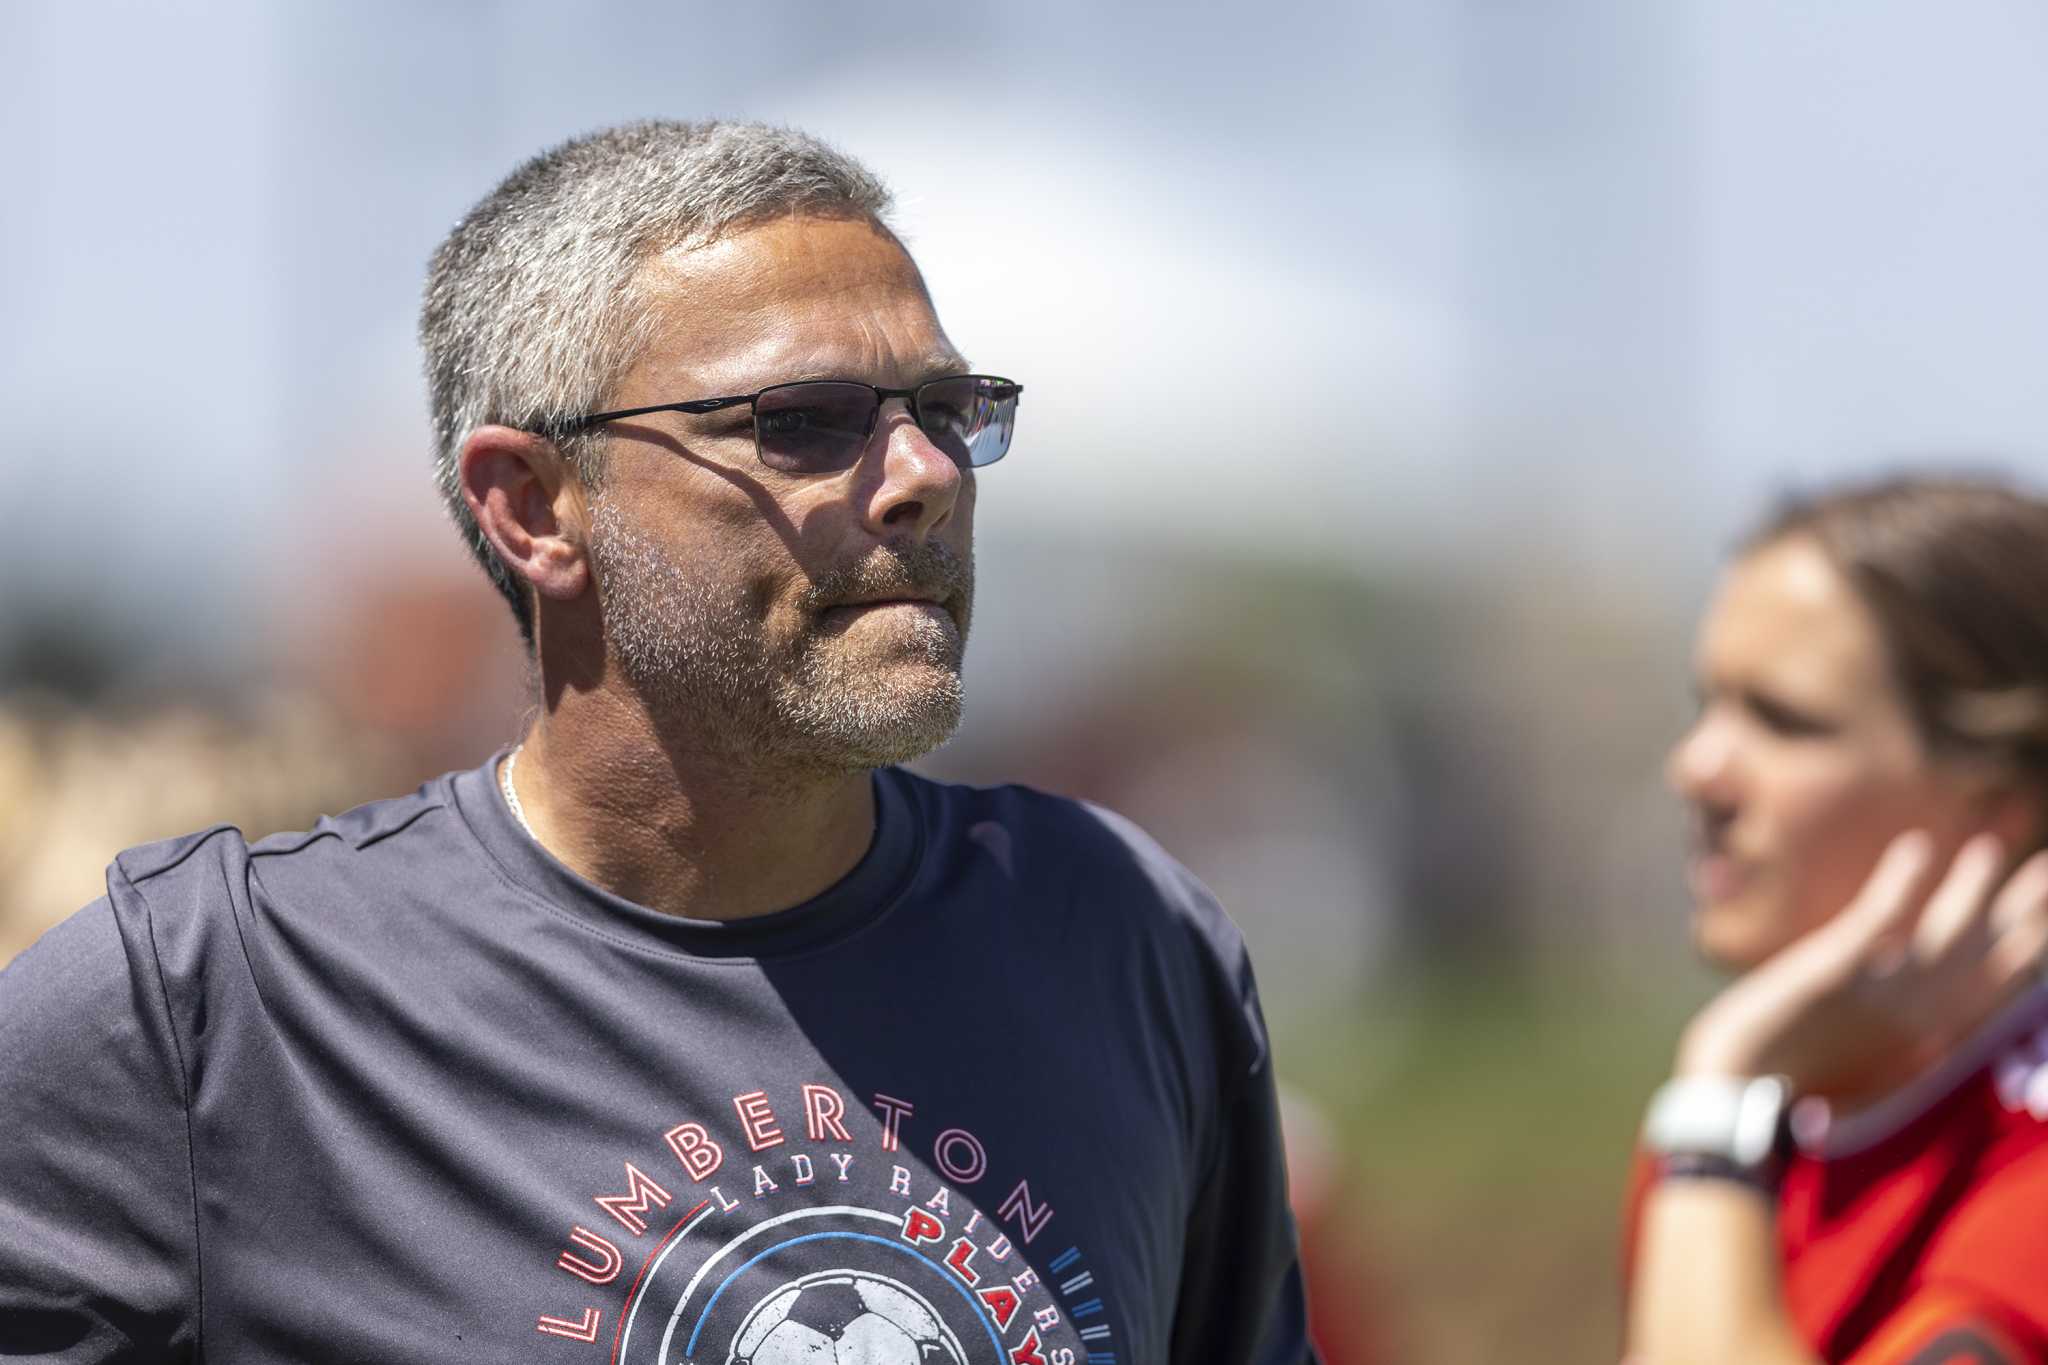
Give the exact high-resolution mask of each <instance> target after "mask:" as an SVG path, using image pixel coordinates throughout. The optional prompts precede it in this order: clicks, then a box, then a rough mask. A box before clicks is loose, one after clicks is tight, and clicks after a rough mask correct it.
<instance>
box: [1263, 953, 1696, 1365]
mask: <svg viewBox="0 0 2048 1365" xmlns="http://www.w3.org/2000/svg"><path fill="white" fill-rule="evenodd" d="M1711 989H1712V982H1711V980H1710V979H1709V978H1708V977H1706V976H1705V975H1704V974H1701V975H1699V976H1696V977H1687V976H1683V975H1681V976H1679V977H1676V978H1674V979H1668V980H1659V981H1655V982H1627V983H1623V982H1617V981H1615V980H1613V979H1612V978H1611V977H1607V976H1603V975H1600V974H1595V973H1592V972H1589V971H1587V970H1584V969H1581V968H1575V967H1573V966H1569V965H1556V964H1553V965H1551V966H1550V967H1548V968H1547V969H1537V968H1533V967H1530V966H1527V965H1523V966H1520V967H1518V968H1516V969H1512V970H1511V969H1507V968H1474V967H1463V968H1451V969H1438V970H1429V971H1420V972H1412V973H1409V974H1406V975H1404V976H1402V977H1400V978H1399V979H1396V980H1390V981H1385V982H1383V983H1382V984H1381V985H1380V986H1379V987H1377V988H1376V989H1374V990H1372V991H1370V992H1368V993H1366V995H1365V996H1364V998H1362V999H1360V1000H1359V1001H1357V1002H1356V1003H1355V1004H1354V1005H1352V1006H1350V1007H1348V1008H1344V1009H1341V1010H1335V1011H1326V1012H1320V1013H1316V1014H1307V1013H1292V1012H1289V1011H1287V1010H1285V1009H1282V1010H1280V1011H1278V1012H1276V1014H1275V1017H1274V1019H1273V1032H1274V1041H1275V1045H1276V1047H1277V1049H1278V1057H1279V1062H1280V1070H1281V1074H1282V1076H1283V1077H1284V1078H1285V1079H1286V1080H1287V1081H1288V1083H1290V1084H1291V1085H1292V1086H1294V1087H1295V1088H1296V1089H1298V1090H1299V1091H1301V1092H1302V1093H1304V1094H1306V1095H1308V1096H1309V1097H1311V1098H1312V1099H1314V1100H1315V1101H1316V1102H1317V1104H1318V1105H1319V1106H1320V1107H1321V1108H1322V1110H1323V1112H1324V1115H1325V1116H1326V1117H1327V1118H1328V1119H1329V1120H1330V1121H1331V1123H1332V1124H1333V1126H1334V1128H1335V1132H1334V1134H1333V1136H1334V1137H1335V1138H1336V1140H1337V1142H1338V1145H1339V1147H1340V1149H1341V1151H1342V1154H1343V1163H1344V1164H1343V1168H1342V1173H1341V1174H1340V1176H1339V1177H1338V1178H1339V1180H1340V1182H1341V1190H1342V1194H1341V1198H1342V1201H1343V1202H1342V1207H1343V1211H1344V1213H1343V1216H1344V1217H1346V1218H1347V1219H1348V1221H1349V1228H1348V1231H1349V1233H1350V1234H1351V1235H1352V1236H1353V1237H1354V1239H1355V1240H1356V1242H1357V1244H1358V1246H1359V1249H1360V1251H1361V1252H1362V1254H1363V1256H1364V1257H1365V1258H1366V1261H1367V1264H1368V1267H1369V1278H1370V1281H1371V1283H1370V1285H1369V1287H1368V1292H1367V1293H1365V1294H1363V1295H1360V1296H1358V1298H1357V1299H1356V1301H1355V1302H1352V1303H1347V1304H1346V1305H1345V1307H1346V1308H1347V1309H1349V1310H1351V1311H1353V1312H1354V1313H1355V1314H1356V1315H1358V1316H1359V1317H1361V1318H1362V1319H1363V1321H1362V1326H1363V1327H1364V1328H1365V1332H1366V1335H1367V1337H1368V1338H1369V1339H1371V1340H1373V1341H1375V1342H1377V1343H1379V1345H1380V1348H1381V1353H1382V1355H1383V1357H1384V1358H1385V1359H1388V1360H1400V1361H1407V1360H1415V1361H1429V1362H1433V1363H1435V1365H1459V1363H1461V1362H1475V1363H1476V1362H1480V1361H1488V1362H1497V1361H1501V1360H1514V1361H1518V1362H1527V1365H1548V1362H1560V1363H1561V1362H1567V1361H1569V1362H1575V1363H1577V1362H1589V1361H1613V1360H1615V1359H1617V1358H1618V1356H1619V1343H1620V1330H1621V1329H1620V1280H1619V1270H1620V1252H1619V1229H1620V1211H1621V1199H1622V1193H1623V1185H1624V1182H1625V1179H1626V1174H1627V1164H1628V1159H1629V1154H1630V1150H1631V1146H1632V1143H1633V1140H1634V1135H1635V1129H1636V1125H1637V1123H1638V1121H1639V1119H1640V1116H1641V1112H1642V1106H1643V1104H1644V1102H1645V1101H1646V1100H1647V1099H1648V1097H1649V1094H1650V1091H1651V1090H1652V1089H1653V1088H1654V1087H1655V1086H1656V1084H1657V1083H1658V1081H1660V1080H1661V1079H1662V1078H1663V1077H1664V1075H1665V1074H1666V1072H1667V1070H1668V1063H1669V1058H1670V1054H1671V1049H1672V1047H1673V1045H1674V1043H1675V1041H1676V1039H1677V1036H1678V1031H1679V1028H1680V1027H1681V1025H1682V1024H1683V1023H1684V1021H1685V1019H1686V1018H1687V1017H1688V1016H1689V1015H1690V1014H1691V1012H1692V1011H1693V1010H1694V1009H1696V1008H1697V1007H1698V1006H1699V1005H1700V1004H1701V1003H1703V1002H1704V1001H1705V1000H1706V998H1707V996H1708V994H1709V993H1710V991H1711Z"/></svg>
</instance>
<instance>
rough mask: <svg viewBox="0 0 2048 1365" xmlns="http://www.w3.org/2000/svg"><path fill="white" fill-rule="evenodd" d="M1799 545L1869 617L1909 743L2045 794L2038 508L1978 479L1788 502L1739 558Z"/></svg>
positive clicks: (1859, 488)
mask: <svg viewBox="0 0 2048 1365" xmlns="http://www.w3.org/2000/svg"><path fill="white" fill-rule="evenodd" d="M1794 536H1804V537H1809V538H1811V539H1812V540H1813V541H1814V542H1815V543H1817V544H1818V545H1819V546H1820V547H1821V549H1822V550H1823V551H1824V552H1825V553H1826V554H1827V555H1828V557H1829V558H1830V559H1832V560H1833V561H1834V564H1835V566H1836V567H1837V568H1838V569H1840V570H1841V572H1842V574H1843V575H1844V576H1845V577H1846V578H1847V579H1848V580H1849V582H1850V584H1851V585H1852V586H1853V587H1854V588H1855V590H1856V592H1857V594H1858V595H1859V596H1860V597H1861V598H1862V599H1863V601H1864V602H1865V603H1866V604H1867V605H1868V606H1869V607H1870V609H1871V611H1872V613H1873V614H1874V615H1875V616H1876V618H1877V622H1878V626H1879V630H1880V633H1881V634H1882V635H1883V637H1884V641H1885V647H1886V649H1887V651H1888V652H1889V653H1890V655H1891V661H1892V666H1893V669H1894V673H1895V676H1896V678H1897V680H1898V682H1899V685H1900V687H1901V689H1902V690H1903V691H1904V693H1905V696H1906V699H1907V702H1908V705H1909V706H1910V707H1911V710H1912V713H1913V716H1914V719H1915V721H1916V722H1917V723H1918V725H1919V728H1920V733H1921V736H1922V738H1923V739H1924V740H1925V741H1926V742H1927V744H1928V746H1929V747H1930V749H1932V750H1934V751H1936V752H1942V753H1950V754H1955V753H1969V754H1977V755H1981V756H1983V757H1987V758H1992V759H1995V760H1998V761H2001V762H2003V763H2005V764H2007V765H2009V766H2010V767H2012V768H2013V769H2014V770H2015V771H2016V772H2017V773H2018V774H2019V775H2020V776H2021V777H2022V778H2023V779H2024V780H2026V781H2028V782H2031V783H2033V784H2035V785H2036V786H2038V787H2040V788H2042V789H2043V790H2048V501H2043V500H2042V499H2040V498H2037V497H2032V496H2029V495H2028V494H2025V493H2022V492H2020V491H2018V490H2017V489H2014V488H2012V487H2009V486H2007V485H2005V484H2002V483H1999V482H1996V481H1994V480H1989V479H1956V478H1892V479H1887V480H1884V481H1882V482H1878V483H1870V484H1861V485H1855V486H1850V487H1845V488H1838V489H1834V490H1829V491H1825V492H1821V493H1818V494H1813V495H1808V496H1802V497H1795V498H1793V499H1791V500H1789V501H1788V502H1786V503H1785V504H1784V505H1783V506H1782V507H1780V509H1779V510H1778V512H1777V514H1776V515H1775V516H1774V517H1772V518H1771V519H1770V520H1769V521H1768V522H1766V523H1765V524H1764V525H1763V527H1762V528H1761V529H1759V530H1758V531H1757V532H1756V533H1755V534H1754V535H1752V536H1750V537H1749V539H1748V540H1747V541H1746V542H1745V544H1744V547H1743V548H1744V550H1745V551H1750V550H1756V549H1760V548H1762V547H1763V546H1766V545H1769V544H1773V543H1775V542H1778V541H1781V540H1784V539H1787V538H1789V537H1794Z"/></svg>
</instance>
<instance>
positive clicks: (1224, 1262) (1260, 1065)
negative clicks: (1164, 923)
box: [1173, 946, 1317, 1365]
mask: <svg viewBox="0 0 2048 1365" xmlns="http://www.w3.org/2000/svg"><path fill="white" fill-rule="evenodd" d="M1239 953H1240V957H1239V961H1238V964H1237V967H1238V972H1237V984H1238V988H1239V991H1240V1004H1241V1007H1242V1018H1243V1020H1244V1022H1245V1023H1246V1024H1247V1025H1248V1026H1249V1030H1250V1037H1248V1038H1245V1039H1242V1040H1240V1041H1241V1043H1242V1045H1243V1047H1244V1051H1243V1052H1241V1053H1239V1054H1237V1055H1236V1056H1235V1057H1234V1058H1232V1059H1231V1061H1229V1062H1227V1063H1225V1065H1226V1066H1227V1067H1229V1068H1230V1069H1231V1071H1233V1072H1234V1073H1235V1074H1234V1075H1231V1076H1229V1077H1228V1082H1229V1084H1228V1089H1227V1090H1226V1092H1225V1093H1226V1094H1227V1095H1229V1096H1230V1098H1228V1099H1227V1101H1226V1103H1225V1105H1224V1107H1223V1109H1222V1112H1221V1115H1220V1129H1219V1132H1218V1133H1217V1135H1216V1143H1215V1146H1214V1148H1213V1149H1212V1151H1211V1154H1210V1156H1209V1159H1208V1161H1207V1162H1206V1173H1205V1175H1204V1177H1203V1179H1202V1183H1201V1186H1200V1187H1199V1188H1198V1189H1197V1190H1196V1192H1195V1199H1194V1205H1193V1209H1192V1211H1191V1213H1190V1215H1189V1218H1188V1228H1187V1240H1186V1243H1185V1250H1184V1252H1183V1255H1182V1260H1181V1280H1180V1297H1179V1301H1178V1304H1177V1305H1176V1307H1175V1310H1174V1320H1173V1360H1174V1362H1175V1365H1182V1362H1186V1363H1187V1365H1193V1362H1197V1361H1200V1362H1203V1365H1315V1362H1316V1359H1317V1357H1316V1353H1315V1348H1314V1346H1313V1345H1312V1344H1311V1343H1310V1341H1309V1335H1308V1305H1307V1302H1306V1299H1305V1298H1304V1295H1303V1291H1302V1279H1301V1252H1300V1247H1299V1244H1298V1240H1297V1238H1296V1235H1295V1227H1294V1215H1293V1214H1292V1213H1291V1212H1290V1211H1289V1209H1288V1203H1287V1155H1286V1149H1285V1147H1284V1146H1283V1144H1282V1142H1281V1136H1280V1103H1279V1099H1278V1096H1277V1095H1276V1093H1275V1091H1274V1082H1273V1068H1272V1066H1271V1065H1270V1064H1269V1054H1268V1053H1267V1051H1266V1047H1265V1020H1264V1018H1263V1016H1262V1015H1261V1013H1260V1010H1259V1002H1258V993H1257V988H1256V987H1255V986H1254V985H1253V984H1252V980H1251V967H1250V963H1249V962H1247V961H1244V960H1243V958H1242V956H1241V954H1242V948H1241V946H1240V948H1239Z"/></svg>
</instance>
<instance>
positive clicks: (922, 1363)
mask: <svg viewBox="0 0 2048 1365" xmlns="http://www.w3.org/2000/svg"><path fill="white" fill-rule="evenodd" d="M726 1365H967V1354H966V1352H965V1351H963V1350H961V1348H960V1341H959V1338H957V1337H955V1336H954V1335H953V1332H952V1329H950V1328H949V1327H947V1326H946V1324H945V1323H944V1322H943V1321H942V1320H941V1319H940V1317H939V1315H938V1313H937V1312H936V1311H934V1310H933V1308H932V1306H931V1304H929V1303H927V1302H926V1301H925V1300H924V1298H923V1296H921V1295H919V1294H918V1293H916V1292H915V1291H914V1290H912V1289H911V1288H910V1287H909V1286H908V1285H906V1284H903V1283H902V1282H900V1281H898V1280H893V1279H890V1278H889V1277H888V1276H886V1275H878V1274H876V1273H875V1272H873V1271H869V1270H824V1271H819V1272H817V1273H815V1274H810V1275H805V1276H804V1277H803V1278H801V1279H798V1280H795V1281H792V1282H791V1283H789V1284H786V1285H784V1286H782V1287H781V1288H780V1289H777V1290H775V1291H774V1292H773V1293H771V1294H769V1295H768V1296H767V1297H766V1298H764V1299H762V1300H761V1301H760V1302H759V1303H757V1304H755V1305H754V1308H753V1310H752V1311H751V1312H749V1313H748V1314H747V1316H746V1319H745V1321H743V1322H742V1323H741V1324H740V1331H739V1337H738V1339H737V1340H735V1341H734V1342H733V1347H732V1353H731V1355H730V1356H728V1357H727V1359H726Z"/></svg>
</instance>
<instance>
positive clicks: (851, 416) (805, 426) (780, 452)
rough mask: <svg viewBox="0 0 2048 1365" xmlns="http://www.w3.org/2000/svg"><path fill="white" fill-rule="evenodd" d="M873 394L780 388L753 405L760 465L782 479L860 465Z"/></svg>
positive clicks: (815, 386) (831, 387)
mask: <svg viewBox="0 0 2048 1365" xmlns="http://www.w3.org/2000/svg"><path fill="white" fill-rule="evenodd" d="M875 411H876V403H875V391H874V390H873V389H871V388H868V387H867V386H866V385H864V384H840V383H836V382H834V381H831V380H823V381H819V382H817V383H810V384H784V385H782V386H781V387H779V388H773V389H768V390H766V391H765V392H763V393H762V395H761V396H760V397H759V398H756V399H755V400H754V440H755V442H756V444H758V446H759V447H760V451H761V463H762V464H765V465H767V466H768V467H769V468H770V469H779V470H782V471H783V472H784V473H786V474H829V473H831V472H833V471H834V470H839V469H845V468H847V467H848V466H850V465H852V464H853V463H854V462H855V461H857V460H859V459H860V453H861V451H862V450H863V449H864V448H865V447H866V446H867V443H868V436H869V434H870V433H871V432H872V431H873V430H874V425H875Z"/></svg>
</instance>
